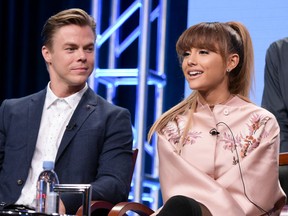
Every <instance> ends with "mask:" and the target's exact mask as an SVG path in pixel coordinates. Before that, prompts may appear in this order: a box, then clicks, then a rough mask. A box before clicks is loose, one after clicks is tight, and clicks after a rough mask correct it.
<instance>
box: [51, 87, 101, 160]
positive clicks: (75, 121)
mask: <svg viewBox="0 0 288 216" xmlns="http://www.w3.org/2000/svg"><path fill="white" fill-rule="evenodd" d="M96 104H97V99H96V97H95V93H94V91H93V90H92V89H90V88H88V90H87V91H86V92H85V94H84V95H83V97H82V99H81V100H80V102H79V104H78V106H77V108H76V110H75V111H74V113H73V115H72V117H71V119H70V121H69V124H68V125H71V128H70V129H69V130H67V129H66V130H65V132H64V135H63V138H62V140H61V143H60V146H59V149H58V152H57V155H56V160H55V161H57V160H58V159H59V157H60V156H61V154H62V153H63V151H64V150H65V148H66V147H67V146H68V144H69V143H70V141H71V139H72V138H73V137H74V136H75V135H76V134H77V132H78V131H79V130H80V128H81V126H82V124H83V123H84V122H85V120H86V119H87V118H88V117H89V116H90V114H91V113H92V112H94V110H95V108H96Z"/></svg>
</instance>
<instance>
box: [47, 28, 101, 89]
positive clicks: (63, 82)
mask: <svg viewBox="0 0 288 216" xmlns="http://www.w3.org/2000/svg"><path fill="white" fill-rule="evenodd" d="M94 45H95V36H94V33H93V31H92V29H91V28H90V27H89V26H77V25H67V26H64V27H61V28H60V29H58V30H57V31H56V33H55V34H54V36H53V44H52V48H51V49H49V48H47V47H45V46H43V48H42V54H43V57H44V59H45V61H46V62H47V64H48V70H49V74H50V80H51V86H50V87H51V89H52V91H53V92H54V93H55V91H56V92H58V91H60V92H61V91H65V90H67V89H69V90H70V91H71V90H72V91H74V90H75V91H78V90H80V89H81V88H83V86H84V85H85V82H86V80H87V79H88V77H89V76H90V74H91V73H92V71H93V68H94V55H95V52H94Z"/></svg>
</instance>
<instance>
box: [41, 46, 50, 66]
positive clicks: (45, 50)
mask: <svg viewBox="0 0 288 216" xmlns="http://www.w3.org/2000/svg"><path fill="white" fill-rule="evenodd" d="M42 56H43V58H44V59H45V61H46V63H47V64H50V63H51V52H50V50H49V49H48V48H47V47H46V46H42Z"/></svg>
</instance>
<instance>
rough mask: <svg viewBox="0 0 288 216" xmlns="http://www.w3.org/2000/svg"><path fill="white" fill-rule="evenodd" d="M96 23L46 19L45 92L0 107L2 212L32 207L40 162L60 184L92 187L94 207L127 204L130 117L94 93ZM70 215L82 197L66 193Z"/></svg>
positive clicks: (74, 14) (70, 15)
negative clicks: (51, 168)
mask: <svg viewBox="0 0 288 216" xmlns="http://www.w3.org/2000/svg"><path fill="white" fill-rule="evenodd" d="M95 26H96V24H95V21H94V20H93V18H92V17H91V16H89V15H88V14H87V13H86V12H84V11H83V10H81V9H68V10H64V11H62V12H59V13H58V14H56V15H54V16H52V17H50V18H49V19H48V20H47V22H46V23H45V25H44V27H43V30H42V37H43V47H42V55H43V57H44V60H45V62H46V65H47V69H48V72H49V76H50V82H49V83H48V85H47V88H45V89H44V90H42V91H40V92H38V93H36V94H33V95H29V96H27V97H24V98H20V99H10V100H5V101H4V102H3V103H2V105H1V107H0V206H1V208H11V205H13V206H12V207H15V206H16V207H17V205H25V206H28V207H35V198H36V182H37V178H38V175H39V173H40V172H41V171H42V163H43V161H47V160H52V161H55V171H56V173H57V175H58V178H59V182H60V183H61V184H92V188H93V189H92V199H93V200H107V201H110V202H112V203H118V202H120V201H124V200H126V199H127V197H128V193H129V189H130V182H129V177H130V174H131V172H132V171H131V169H132V140H133V137H132V129H131V120H130V113H129V112H128V110H126V109H124V108H120V107H118V106H115V105H112V104H110V103H108V102H107V101H105V100H104V99H103V98H101V97H100V96H98V95H97V94H95V93H94V91H93V90H92V89H90V88H89V87H88V86H87V83H86V80H87V79H88V77H89V76H90V74H91V73H92V71H93V67H94V57H95V56H94V54H95V53H94V47H95V39H96V33H95ZM61 199H62V201H63V203H64V206H65V208H66V213H67V214H75V212H76V210H77V209H78V207H79V206H80V205H81V202H82V200H81V197H79V196H78V199H76V198H75V196H71V195H70V196H69V194H67V193H64V194H62V195H61Z"/></svg>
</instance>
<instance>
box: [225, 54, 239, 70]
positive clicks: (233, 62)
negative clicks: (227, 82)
mask: <svg viewBox="0 0 288 216" xmlns="http://www.w3.org/2000/svg"><path fill="white" fill-rule="evenodd" d="M238 63H239V55H238V54H231V55H230V56H229V58H228V62H227V68H226V71H227V72H230V71H232V70H233V69H234V68H235V67H237V65H238Z"/></svg>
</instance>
